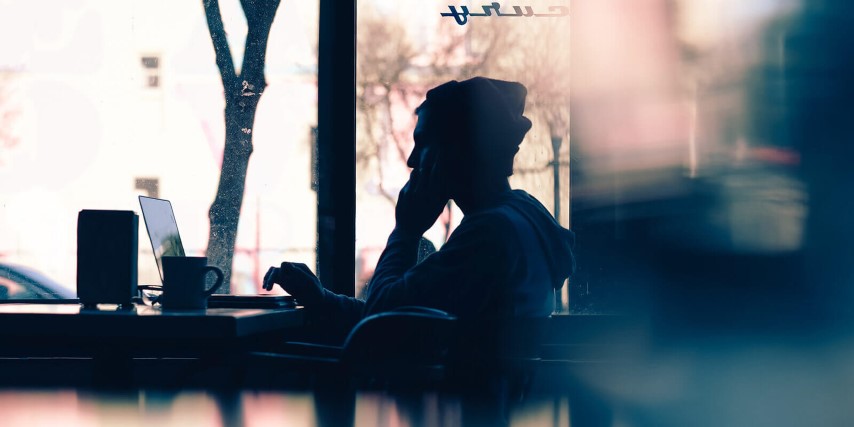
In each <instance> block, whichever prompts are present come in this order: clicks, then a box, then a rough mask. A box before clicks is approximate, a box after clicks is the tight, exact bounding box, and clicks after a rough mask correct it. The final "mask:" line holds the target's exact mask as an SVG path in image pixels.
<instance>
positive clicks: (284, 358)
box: [248, 306, 456, 388]
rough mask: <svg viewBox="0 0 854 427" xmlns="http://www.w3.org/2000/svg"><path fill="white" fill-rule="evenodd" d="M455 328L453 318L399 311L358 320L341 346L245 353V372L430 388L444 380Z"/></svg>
mask: <svg viewBox="0 0 854 427" xmlns="http://www.w3.org/2000/svg"><path fill="white" fill-rule="evenodd" d="M455 323H456V317H454V316H452V315H450V314H448V313H446V312H444V311H441V310H436V309H432V308H428V307H418V306H408V307H400V308H397V309H395V310H392V311H388V312H383V313H378V314H374V315H371V316H368V317H366V318H364V319H362V320H361V321H360V322H359V323H358V324H357V325H356V326H355V327H354V328H353V330H352V331H351V332H350V334H349V335H348V336H347V338H346V340H345V341H344V344H343V345H342V346H330V345H321V344H313V343H305V342H287V343H284V344H283V345H280V346H277V347H276V348H275V349H272V350H273V351H261V352H254V353H251V355H250V356H249V359H250V360H249V361H248V362H249V364H248V366H252V367H253V368H270V370H271V371H273V372H279V373H281V372H282V371H283V370H284V371H290V372H292V373H293V372H298V373H301V374H308V375H310V376H312V377H314V378H313V380H314V381H315V382H316V381H317V380H318V379H319V378H320V379H324V378H325V379H327V380H330V381H333V382H334V383H335V384H337V385H339V386H343V385H345V384H346V385H349V386H357V387H372V388H376V387H379V388H385V387H407V386H417V387H420V388H423V387H425V386H427V387H429V386H436V385H439V384H440V383H441V382H442V381H443V380H444V378H445V373H446V360H447V357H448V352H449V349H450V348H451V346H452V345H453V340H454V336H455V335H454V332H455V330H454V329H455V328H454V326H455ZM264 370H266V369H264ZM267 378H269V377H267ZM342 378H347V379H348V381H342Z"/></svg>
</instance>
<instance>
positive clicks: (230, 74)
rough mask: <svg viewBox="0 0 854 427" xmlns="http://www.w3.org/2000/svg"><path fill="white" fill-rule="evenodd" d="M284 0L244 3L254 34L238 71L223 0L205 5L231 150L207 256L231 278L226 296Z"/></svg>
mask: <svg viewBox="0 0 854 427" xmlns="http://www.w3.org/2000/svg"><path fill="white" fill-rule="evenodd" d="M279 1H280V0H240V5H241V7H242V8H243V13H244V15H245V16H246V23H247V26H248V31H247V34H246V45H245V50H244V54H243V64H242V65H241V67H240V69H239V70H235V65H234V60H233V59H232V57H231V51H230V50H229V46H228V40H227V39H226V32H225V27H224V26H223V23H222V15H221V13H220V9H219V1H218V0H202V4H203V5H204V11H205V17H206V18H207V24H208V30H209V32H210V36H211V41H212V42H213V46H214V52H215V53H216V65H217V68H218V69H219V73H220V77H221V78H222V86H223V93H224V95H225V148H224V152H223V157H222V171H221V172H220V179H219V186H218V187H217V192H216V197H215V199H214V202H213V204H212V205H211V208H210V211H209V217H210V235H209V238H208V248H207V253H206V255H207V257H208V258H209V260H210V262H211V263H212V264H215V265H218V266H219V267H221V268H222V269H223V272H224V273H225V280H224V281H223V286H222V288H221V292H225V293H228V292H229V291H230V286H229V284H230V281H231V280H230V279H231V266H232V260H233V258H234V245H235V240H236V238H237V225H238V222H239V221H240V207H241V205H242V204H243V194H244V190H245V187H246V171H247V167H248V165H249V157H250V155H251V154H252V130H253V126H254V123H255V111H256V110H257V108H258V101H259V100H260V99H261V95H262V94H263V93H264V89H265V88H266V86H267V81H266V79H265V77H264V64H265V58H266V55H267V40H268V38H269V35H270V27H271V26H272V24H273V18H275V16H276V11H277V10H278V8H279Z"/></svg>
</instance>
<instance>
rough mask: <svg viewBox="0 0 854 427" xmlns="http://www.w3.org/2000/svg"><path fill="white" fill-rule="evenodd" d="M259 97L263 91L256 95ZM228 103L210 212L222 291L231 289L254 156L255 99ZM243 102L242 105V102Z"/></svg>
mask: <svg viewBox="0 0 854 427" xmlns="http://www.w3.org/2000/svg"><path fill="white" fill-rule="evenodd" d="M254 96H255V97H256V98H260V94H257V95H254ZM227 99H228V101H226V105H225V123H226V125H225V148H224V151H223V156H222V172H221V173H220V177H219V186H218V188H217V192H216V198H215V199H214V202H213V204H212V205H211V208H210V211H209V213H208V215H209V218H210V234H209V235H208V249H207V253H206V256H207V257H208V262H209V263H210V264H212V265H216V266H218V267H220V268H221V269H222V271H223V273H224V275H225V278H224V279H223V285H222V287H221V288H220V289H219V292H220V293H229V292H230V290H231V286H230V284H231V267H232V261H233V259H234V249H235V243H236V239H237V226H238V224H239V223H240V207H241V206H242V205H243V194H244V189H245V188H246V172H247V169H248V166H249V157H250V155H252V129H253V125H254V123H255V111H256V107H257V105H258V104H257V101H256V102H248V103H247V102H244V101H243V100H241V99H239V95H238V96H229V97H228V98H227ZM241 104H242V105H241Z"/></svg>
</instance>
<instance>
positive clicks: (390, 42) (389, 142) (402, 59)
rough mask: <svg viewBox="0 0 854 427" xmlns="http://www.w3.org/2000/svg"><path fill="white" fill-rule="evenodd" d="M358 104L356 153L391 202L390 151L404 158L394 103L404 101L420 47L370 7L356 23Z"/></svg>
mask: <svg viewBox="0 0 854 427" xmlns="http://www.w3.org/2000/svg"><path fill="white" fill-rule="evenodd" d="M357 28H358V34H357V39H356V40H357V51H358V52H359V56H358V61H357V64H356V67H357V72H356V86H357V87H356V109H357V113H358V114H359V115H360V120H359V122H360V123H361V130H362V133H363V135H362V138H361V143H360V144H359V145H358V149H357V152H356V162H357V166H358V167H359V168H360V169H361V171H362V173H366V174H368V175H375V176H376V179H377V186H378V189H379V194H380V196H382V197H383V198H384V199H386V200H387V201H388V202H389V203H391V204H392V206H393V205H394V204H395V202H396V194H393V193H390V192H388V191H387V190H386V188H385V187H384V180H385V167H386V163H385V162H386V157H387V155H388V150H392V151H393V153H392V154H396V155H397V156H398V157H399V158H400V160H401V161H402V162H404V163H405V162H406V156H407V152H406V145H407V144H406V142H405V140H404V139H405V137H404V136H403V135H400V132H398V131H397V129H396V126H395V122H394V114H393V113H394V112H393V108H394V106H395V103H396V102H400V101H403V102H405V100H406V95H405V94H406V91H407V88H406V86H407V85H408V84H409V83H408V82H406V81H404V79H403V74H404V72H406V71H407V70H408V69H410V68H411V67H412V59H413V58H414V57H415V55H416V52H415V49H414V48H413V47H412V44H411V43H410V42H409V38H408V37H407V34H406V29H405V28H403V26H402V25H401V24H400V23H399V22H397V21H391V22H387V21H385V20H383V19H382V18H381V17H378V16H377V15H375V14H374V13H372V12H371V11H366V12H365V13H361V14H359V22H358V25H357Z"/></svg>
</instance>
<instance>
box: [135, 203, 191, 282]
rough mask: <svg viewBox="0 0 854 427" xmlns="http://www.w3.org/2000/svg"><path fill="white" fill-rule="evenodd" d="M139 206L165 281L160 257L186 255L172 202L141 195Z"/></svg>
mask: <svg viewBox="0 0 854 427" xmlns="http://www.w3.org/2000/svg"><path fill="white" fill-rule="evenodd" d="M139 206H140V207H141V208H142V218H143V219H144V220H145V228H146V229H148V238H149V239H151V249H152V250H153V251H154V259H155V260H156V261H157V271H158V272H159V273H160V281H161V282H162V281H163V267H162V266H161V261H160V259H161V258H162V257H163V256H185V254H184V245H183V244H182V243H181V235H180V234H178V223H177V222H176V221H175V214H174V213H173V212H172V203H169V201H168V200H162V199H154V198H151V197H145V196H139Z"/></svg>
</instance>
